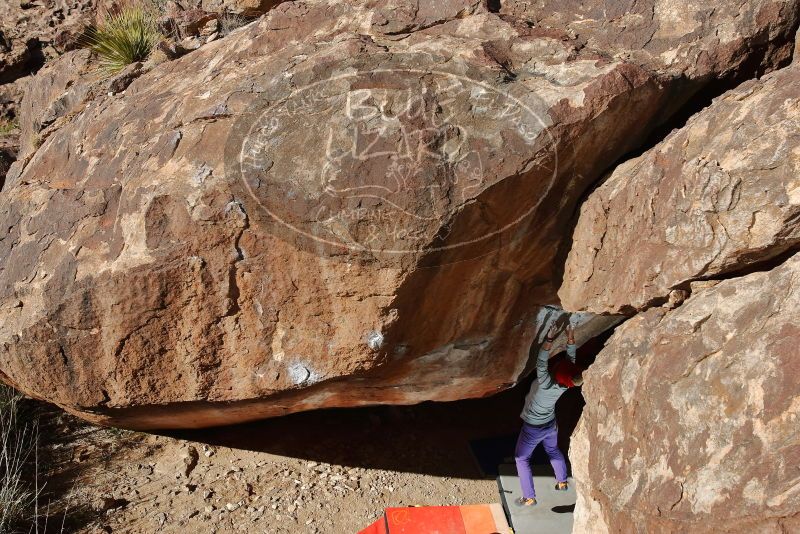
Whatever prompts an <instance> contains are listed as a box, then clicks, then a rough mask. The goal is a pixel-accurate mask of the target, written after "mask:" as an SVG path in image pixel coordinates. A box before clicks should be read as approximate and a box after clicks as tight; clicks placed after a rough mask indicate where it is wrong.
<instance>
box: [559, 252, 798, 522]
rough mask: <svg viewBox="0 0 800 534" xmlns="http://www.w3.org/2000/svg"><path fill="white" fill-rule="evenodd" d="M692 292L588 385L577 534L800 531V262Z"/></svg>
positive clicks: (641, 330)
mask: <svg viewBox="0 0 800 534" xmlns="http://www.w3.org/2000/svg"><path fill="white" fill-rule="evenodd" d="M695 285H696V286H697V287H696V291H695V292H693V294H692V296H691V297H690V298H689V299H688V300H687V301H686V302H685V303H684V304H683V305H682V306H681V307H679V308H677V309H674V310H671V311H668V310H667V309H665V308H651V309H649V310H647V311H645V312H643V313H640V314H638V315H637V316H636V317H634V318H633V319H630V320H628V321H627V322H625V323H624V324H623V325H622V326H620V327H619V328H618V329H617V330H616V331H615V333H614V335H613V336H612V337H611V339H610V340H609V342H608V344H607V345H606V347H605V348H604V349H603V351H602V352H601V353H600V354H599V355H598V357H597V360H596V362H595V364H594V365H593V366H592V367H591V368H590V369H589V371H588V372H587V373H586V382H585V384H584V386H583V394H584V396H585V398H586V406H585V407H584V411H583V416H582V418H581V422H580V423H579V426H578V429H577V431H576V433H575V434H574V435H573V437H572V445H571V453H570V457H571V459H572V466H573V470H574V475H575V478H576V480H577V487H578V490H579V497H578V504H577V507H576V511H575V527H574V530H575V532H597V533H609V532H664V533H668V532H675V533H678V532H699V531H703V532H728V533H732V532H742V533H745V532H746V533H750V532H798V531H800V516H798V515H797V511H798V509H800V491H798V484H797V480H798V458H800V424H799V423H800V382H798V380H797V377H798V373H800V358H798V351H797V347H798V346H800V326H799V325H798V321H797V310H798V309H800V254H795V255H794V256H792V257H790V258H789V259H787V260H785V262H784V263H783V264H781V265H779V266H776V267H775V268H773V269H772V270H769V271H765V272H755V273H752V274H748V275H745V276H742V277H738V278H733V279H730V280H724V281H722V282H719V283H717V284H716V285H713V283H709V282H705V283H700V282H698V283H696V284H695Z"/></svg>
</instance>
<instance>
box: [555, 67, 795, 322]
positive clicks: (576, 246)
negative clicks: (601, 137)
mask: <svg viewBox="0 0 800 534" xmlns="http://www.w3.org/2000/svg"><path fill="white" fill-rule="evenodd" d="M799 101H800V67H798V66H797V64H794V65H793V66H792V67H790V68H786V69H783V70H781V71H778V72H775V73H773V74H771V75H768V76H766V77H764V78H763V79H761V80H758V81H751V82H747V83H744V84H742V85H741V86H740V87H738V88H736V89H735V90H732V91H729V92H728V93H726V94H725V95H724V96H722V97H720V98H718V99H717V100H716V101H715V102H714V103H713V105H711V106H709V107H708V108H706V109H705V110H703V111H702V112H700V113H698V114H697V115H695V116H694V117H693V118H692V119H691V120H690V121H689V123H688V124H687V125H686V126H685V127H684V128H681V129H680V130H676V131H674V132H673V133H672V134H671V135H669V136H668V137H667V138H666V139H665V140H664V141H662V142H661V143H659V144H658V145H657V146H655V147H654V148H653V149H651V150H649V151H647V152H646V153H645V154H643V155H642V156H640V157H638V158H635V159H633V160H630V161H627V162H625V164H623V165H620V166H619V167H617V168H616V169H615V170H614V172H613V173H612V174H611V176H610V177H609V178H608V179H607V180H606V181H605V182H604V183H603V185H602V186H600V187H599V188H598V189H597V190H596V191H594V192H593V193H592V194H591V196H590V197H589V199H588V200H587V201H586V202H585V203H584V204H583V206H582V207H581V215H580V219H579V221H578V224H577V227H576V229H575V232H574V236H573V246H572V250H571V251H570V254H569V258H568V260H567V264H566V267H565V274H564V283H563V286H562V288H561V290H560V291H559V296H560V297H561V301H562V303H563V305H564V307H565V308H567V309H572V310H588V311H592V312H595V313H621V312H623V313H624V312H631V311H636V310H642V309H646V308H648V307H650V306H652V305H657V304H662V303H664V302H667V301H668V300H669V296H670V293H671V292H673V291H681V292H685V291H686V290H688V289H689V287H688V284H689V282H691V281H693V280H700V279H708V278H715V277H720V276H724V275H728V274H730V273H736V272H740V271H742V270H743V269H748V268H751V266H753V265H755V264H760V263H762V262H765V261H769V260H772V259H773V258H776V257H779V256H781V255H782V254H786V253H787V251H789V250H793V249H796V248H797V247H798V246H800V149H799V148H798V147H800V106H798V105H797V103H798V102H799ZM631 251H635V254H631Z"/></svg>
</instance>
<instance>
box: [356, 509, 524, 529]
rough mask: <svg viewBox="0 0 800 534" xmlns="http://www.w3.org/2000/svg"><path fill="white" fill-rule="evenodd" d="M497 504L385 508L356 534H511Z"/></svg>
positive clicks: (501, 510)
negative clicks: (382, 514) (383, 511)
mask: <svg viewBox="0 0 800 534" xmlns="http://www.w3.org/2000/svg"><path fill="white" fill-rule="evenodd" d="M511 532H512V531H511V529H510V528H509V526H508V523H507V522H506V518H505V515H504V514H503V509H502V507H501V506H500V504H474V505H467V506H419V507H407V508H387V509H386V515H385V516H384V517H382V518H381V519H379V520H378V521H376V522H375V523H373V524H372V525H370V526H369V527H367V528H366V529H364V530H362V531H361V532H360V533H359V534H429V533H430V534H433V533H436V534H511Z"/></svg>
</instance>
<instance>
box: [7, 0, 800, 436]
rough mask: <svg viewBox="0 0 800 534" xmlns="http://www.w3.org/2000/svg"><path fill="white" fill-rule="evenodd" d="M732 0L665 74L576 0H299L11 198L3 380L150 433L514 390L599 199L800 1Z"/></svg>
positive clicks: (22, 181) (778, 48)
mask: <svg viewBox="0 0 800 534" xmlns="http://www.w3.org/2000/svg"><path fill="white" fill-rule="evenodd" d="M662 4H663V5H666V4H668V2H663V3H662V2H658V3H656V7H658V6H661V5H662ZM737 5H738V4H737ZM726 6H728V3H725V4H724V5H723V6H721V7H720V8H719V9H718V10H716V11H714V12H713V16H714V17H720V16H722V17H723V19H720V20H725V21H726V22H725V27H726V29H727V32H725V33H723V34H720V32H719V31H718V29H717V28H715V27H712V25H709V24H706V23H703V24H699V25H698V26H697V27H696V28H694V29H693V31H692V32H690V33H683V32H672V33H670V32H669V31H666V30H663V29H662V31H661V33H660V34H659V40H658V43H659V45H658V46H659V48H658V56H659V57H666V56H669V57H670V58H671V59H670V61H669V62H668V66H664V67H663V68H662V67H660V66H659V65H658V64H657V63H652V62H651V61H649V60H644V59H642V58H639V57H638V55H637V54H634V53H633V52H631V54H627V53H625V51H624V50H623V48H624V46H627V45H625V44H622V45H619V44H618V45H615V47H614V48H613V49H612V48H609V49H607V50H606V49H604V48H603V47H604V46H605V44H604V43H605V41H602V40H600V41H596V42H595V41H592V40H589V41H587V40H586V39H584V38H583V37H581V36H579V35H577V34H576V32H575V31H574V28H573V23H572V22H569V23H567V22H564V23H563V25H562V23H561V22H559V21H560V19H559V18H558V17H555V15H556V14H558V15H559V16H561V15H564V13H563V12H562V11H563V6H562V11H558V10H556V9H555V8H551V9H552V10H553V13H554V17H555V18H552V21H551V23H550V24H549V25H548V24H547V23H542V24H540V25H538V26H537V25H536V24H533V25H532V24H531V20H529V18H528V17H527V16H526V15H525V14H519V15H514V14H507V13H501V14H496V13H492V12H489V10H488V9H487V8H486V7H485V6H484V5H483V4H481V3H479V2H462V1H453V2H444V3H436V5H435V6H434V7H423V8H419V7H417V6H416V2H395V3H384V2H374V3H372V2H356V3H351V2H288V3H284V4H281V5H280V6H278V7H276V8H275V9H273V10H272V11H271V12H270V13H269V14H268V15H267V16H265V17H264V18H263V19H262V20H261V21H259V22H258V23H256V24H254V25H252V26H250V27H248V28H246V29H245V30H242V31H239V32H236V33H234V34H232V35H231V36H229V37H227V38H225V39H222V40H220V41H218V42H214V43H211V44H209V45H207V46H204V47H203V48H201V49H200V50H198V51H196V52H194V53H191V54H189V55H187V56H185V57H183V58H181V59H179V60H176V61H173V62H170V63H166V64H162V65H160V66H159V67H157V68H156V69H155V70H153V71H151V72H150V73H148V74H145V75H143V76H142V77H140V78H138V79H137V80H136V81H135V82H133V84H132V85H131V86H130V87H129V88H128V89H127V91H126V92H125V93H124V94H123V95H116V96H111V97H107V96H102V97H100V98H97V99H95V100H93V101H91V102H88V103H86V105H85V106H84V107H82V108H81V109H77V110H75V112H74V114H75V116H74V118H72V119H71V121H68V122H66V123H65V124H64V125H62V126H61V127H60V128H59V129H57V130H56V131H54V132H53V133H51V134H50V136H49V137H48V138H47V139H46V140H45V141H44V143H43V145H42V146H41V147H40V148H38V150H37V151H36V152H35V153H34V154H32V156H31V157H30V159H29V160H27V161H26V162H25V163H24V165H20V166H19V168H18V169H17V170H16V171H15V174H14V176H13V177H12V179H11V180H10V183H9V184H8V185H7V186H6V188H5V190H4V191H3V192H2V196H0V206H2V208H0V209H2V213H0V218H1V219H2V223H3V226H4V228H7V229H8V232H7V233H6V234H5V235H4V236H3V237H2V241H0V326H1V328H0V370H1V371H2V373H3V377H4V379H5V380H6V381H8V382H10V383H12V384H14V385H16V386H17V387H19V388H20V389H22V390H24V391H26V392H28V393H30V394H32V395H34V396H37V397H41V398H44V399H47V400H50V401H52V402H55V403H57V404H59V405H61V406H63V407H65V408H67V409H69V410H71V411H73V412H76V413H79V414H81V415H83V416H85V417H89V418H92V419H94V420H97V421H100V422H105V423H110V424H116V425H121V426H129V427H137V428H153V427H198V426H207V425H214V424H225V423H234V422H238V421H244V420H250V419H256V418H260V417H269V416H275V415H280V414H285V413H290V412H294V411H299V410H306V409H313V408H319V407H330V406H356V405H362V404H371V403H415V402H419V401H422V400H427V399H434V400H452V399H458V398H467V397H478V396H483V395H489V394H491V393H494V392H496V391H499V390H501V389H503V388H506V387H509V386H511V385H513V384H514V383H515V382H516V381H517V380H518V379H519V377H520V374H521V373H523V371H524V369H525V367H526V363H527V360H528V354H529V350H530V348H531V344H532V343H534V341H535V340H536V339H537V337H538V336H540V335H541V331H542V328H543V326H544V324H543V318H546V317H547V312H546V310H547V309H546V308H543V306H545V305H548V304H557V303H558V298H557V296H556V290H557V286H558V284H559V279H560V274H559V271H560V267H559V265H558V261H557V260H558V258H560V257H561V255H562V252H563V251H564V249H565V247H566V246H567V243H568V241H569V235H567V234H568V232H569V228H570V220H571V219H572V217H573V214H574V213H575V210H576V209H577V203H578V201H579V199H580V198H581V195H583V193H584V192H585V190H586V189H587V188H588V187H590V185H591V184H592V183H593V182H594V181H595V180H596V179H597V178H598V177H599V175H600V173H601V172H602V171H603V170H604V169H605V168H607V167H608V166H609V165H611V164H612V163H613V162H614V161H615V160H617V159H618V158H619V157H620V156H622V155H623V154H625V153H627V152H628V151H630V150H631V149H633V148H634V147H636V146H637V145H638V144H640V143H641V142H642V140H643V139H644V138H645V137H646V135H647V134H648V133H649V132H650V131H651V130H652V129H653V128H654V127H655V125H656V123H658V122H659V121H660V120H662V119H663V118H664V116H665V110H668V109H669V108H670V106H671V105H672V104H673V103H675V102H684V101H686V100H687V99H688V98H689V97H690V96H691V95H692V94H693V93H694V92H695V91H697V90H698V88H700V87H702V86H703V85H704V84H707V83H709V82H710V81H712V80H714V79H717V78H728V77H731V76H734V77H735V76H736V75H738V74H742V73H746V72H751V73H752V72H755V71H761V70H770V69H772V68H774V67H776V66H777V65H779V64H782V63H783V62H785V61H786V59H787V58H788V57H789V51H790V50H791V37H792V36H793V33H794V30H795V28H796V26H797V6H796V5H795V4H794V3H791V2H783V3H780V2H778V3H775V2H747V3H745V8H746V11H747V13H749V15H748V16H733V14H734V11H733V3H732V2H731V3H730V7H726ZM567 7H568V8H569V5H567ZM572 7H575V6H572ZM575 8H576V9H577V7H575ZM745 8H743V9H745ZM557 11H558V12H557ZM659 13H661V14H660V15H659V16H660V17H662V19H664V20H667V21H672V24H673V25H679V24H680V23H681V21H682V19H678V18H676V19H674V20H673V19H671V18H670V17H677V16H678V14H676V13H674V12H671V11H663V13H662V11H659ZM726 13H727V14H726ZM578 16H580V17H583V16H584V15H583V14H581V13H579V12H578V11H576V12H575V14H574V17H573V18H575V17H578ZM681 16H683V15H681ZM702 16H704V12H697V13H696V17H699V18H701V19H702ZM709 16H711V15H709ZM726 17H727V18H726ZM570 20H572V18H570ZM715 20H716V19H715ZM593 24H594V25H595V27H596V28H597V29H596V32H601V30H602V28H603V26H604V25H605V24H607V23H606V22H604V21H603V20H602V19H595V20H594V23H593ZM608 24H610V22H608ZM661 27H662V28H667V27H671V26H668V25H666V26H665V25H663V24H662V26H661ZM593 31H594V30H593ZM598 35H599V33H598ZM670 43H671V44H670ZM732 43H733V44H732ZM634 45H636V46H639V45H638V44H636V43H632V44H631V46H632V47H633V46H634ZM642 46H644V45H642ZM648 46H649V45H648ZM687 46H688V47H689V48H691V49H692V50H699V52H697V53H684V50H685V49H686V47H687ZM731 47H733V48H731ZM631 50H633V48H631ZM730 50H735V52H736V53H735V54H734V53H732V52H730ZM699 62H702V68H699V67H698V66H697V65H698V64H699ZM745 64H746V65H747V69H749V71H748V70H747V69H745V68H744V65H745ZM70 116H72V114H70ZM613 320H614V319H613V318H611V319H608V321H609V323H607V324H603V325H600V324H599V321H598V320H592V322H591V323H590V324H592V325H599V326H598V328H599V329H603V328H606V327H607V326H608V324H610V322H611V321H613ZM593 330H594V327H586V328H585V329H583V330H582V333H581V335H582V336H589V335H591V334H592V333H593V332H592V331H593ZM595 332H596V331H595ZM534 349H535V347H534Z"/></svg>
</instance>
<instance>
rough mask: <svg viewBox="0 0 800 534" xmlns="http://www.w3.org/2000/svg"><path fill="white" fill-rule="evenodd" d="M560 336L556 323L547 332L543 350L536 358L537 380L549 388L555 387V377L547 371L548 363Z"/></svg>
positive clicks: (540, 350)
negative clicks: (551, 350) (554, 342)
mask: <svg viewBox="0 0 800 534" xmlns="http://www.w3.org/2000/svg"><path fill="white" fill-rule="evenodd" d="M557 335H558V328H557V327H556V325H555V323H553V325H552V326H551V327H550V329H549V330H548V331H547V334H546V337H545V340H544V343H543V344H542V348H541V349H539V356H538V357H537V358H536V378H537V380H539V383H540V384H541V385H542V386H543V387H545V388H548V387H550V386H552V385H553V377H551V376H550V372H549V371H548V369H547V361H548V360H549V359H550V349H552V348H553V341H554V340H555V339H556V336H557Z"/></svg>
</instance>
